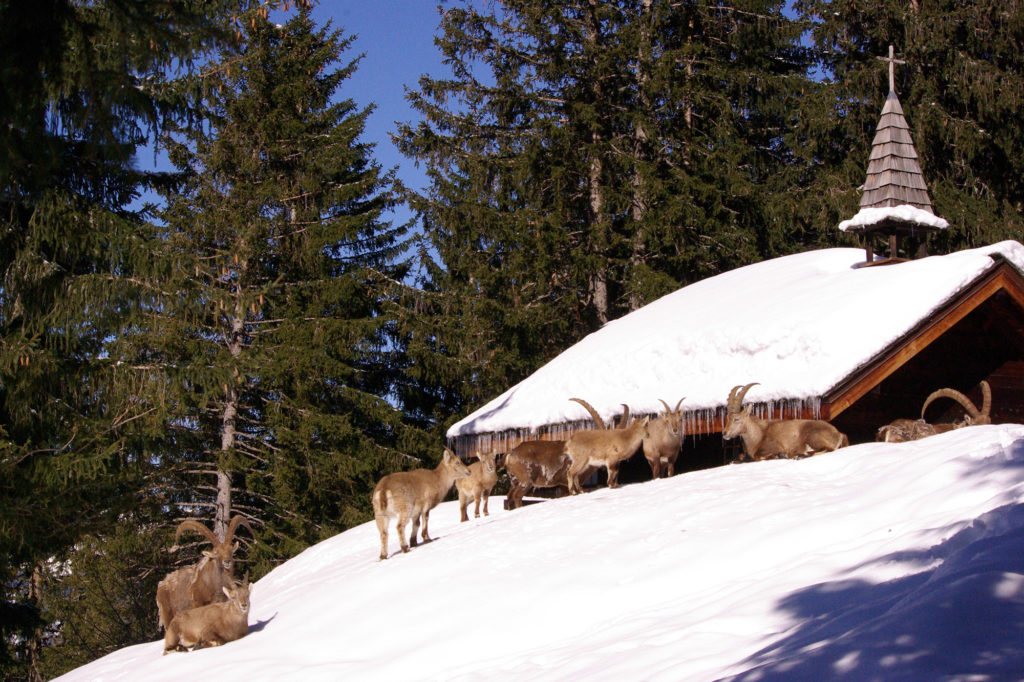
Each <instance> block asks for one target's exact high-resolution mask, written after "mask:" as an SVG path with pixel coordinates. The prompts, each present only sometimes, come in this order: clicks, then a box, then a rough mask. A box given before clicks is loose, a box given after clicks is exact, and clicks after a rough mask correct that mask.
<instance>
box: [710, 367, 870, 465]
mask: <svg viewBox="0 0 1024 682" xmlns="http://www.w3.org/2000/svg"><path fill="white" fill-rule="evenodd" d="M753 386H757V382H754V383H752V384H747V385H746V386H742V385H741V386H734V387H733V389H732V390H731V391H729V400H728V402H727V404H726V417H725V428H724V429H723V430H722V437H723V438H724V439H726V440H729V439H732V438H736V437H740V438H742V439H743V454H744V457H743V458H744V459H748V460H755V461H756V460H760V459H768V458H771V457H808V456H810V455H816V454H818V453H821V452H830V451H832V450H837V449H839V448H841V447H844V446H847V445H849V444H850V441H849V440H848V439H847V437H846V434H843V433H840V431H839V430H838V429H837V428H836V427H834V426H832V425H831V424H829V423H828V422H826V421H823V420H821V419H759V418H758V417H754V416H752V415H751V414H750V406H749V405H747V406H746V407H745V408H743V409H740V408H741V406H742V404H743V398H744V397H745V396H746V395H747V391H749V390H750V389H751V387H753Z"/></svg>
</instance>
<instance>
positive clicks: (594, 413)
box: [569, 398, 605, 429]
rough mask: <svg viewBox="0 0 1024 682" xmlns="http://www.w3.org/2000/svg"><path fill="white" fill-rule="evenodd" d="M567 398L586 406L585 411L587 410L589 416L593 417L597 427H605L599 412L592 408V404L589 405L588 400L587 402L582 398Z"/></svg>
mask: <svg viewBox="0 0 1024 682" xmlns="http://www.w3.org/2000/svg"><path fill="white" fill-rule="evenodd" d="M569 400H572V401H574V402H577V403H579V404H580V405H582V406H583V407H585V408H587V412H589V413H590V417H591V419H593V420H594V423H595V424H597V428H599V429H603V428H605V424H604V420H603V419H601V415H599V414H598V413H597V410H595V409H594V406H593V405H591V404H590V403H588V402H587V401H586V400H584V399H583V398H569Z"/></svg>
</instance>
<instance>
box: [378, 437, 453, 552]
mask: <svg viewBox="0 0 1024 682" xmlns="http://www.w3.org/2000/svg"><path fill="white" fill-rule="evenodd" d="M469 475H470V474H469V467H467V466H466V465H465V464H463V463H462V460H460V459H459V458H458V456H456V454H455V453H454V452H452V451H451V450H449V449H448V448H445V449H444V457H442V458H441V463H440V464H438V465H437V467H436V468H434V469H414V470H412V471H397V472H395V473H393V474H388V475H387V476H385V477H384V478H382V479H380V481H378V482H377V487H375V488H374V489H373V495H372V496H371V498H370V499H371V500H372V502H373V515H374V518H375V519H376V520H377V530H378V531H380V558H381V559H387V558H388V524H389V523H390V521H391V519H397V523H396V524H395V530H396V531H398V542H399V544H400V545H401V546H402V551H403V552H408V551H409V546H410V545H412V546H413V547H415V546H416V544H417V541H416V533H417V532H418V531H419V529H420V524H421V523H422V525H423V542H430V536H429V535H428V533H427V522H428V520H429V519H430V510H431V509H433V508H434V507H436V506H437V505H439V504H440V503H441V502H442V501H443V500H444V498H445V496H446V495H447V494H448V491H450V490H451V489H452V484H453V483H454V482H455V480H456V479H459V478H467V477H468V476H469ZM410 519H412V532H411V533H410V534H409V542H406V539H405V526H406V524H407V523H409V520H410Z"/></svg>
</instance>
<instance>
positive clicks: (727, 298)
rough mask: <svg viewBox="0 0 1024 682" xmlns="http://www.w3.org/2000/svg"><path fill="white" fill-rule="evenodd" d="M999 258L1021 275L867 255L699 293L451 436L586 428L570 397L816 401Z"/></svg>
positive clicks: (817, 255) (701, 402)
mask: <svg viewBox="0 0 1024 682" xmlns="http://www.w3.org/2000/svg"><path fill="white" fill-rule="evenodd" d="M998 255H1001V256H1004V257H1005V258H1007V259H1008V260H1009V261H1010V262H1011V263H1013V264H1014V265H1015V266H1016V267H1018V268H1020V269H1021V270H1024V246H1022V245H1021V244H1019V243H1018V242H1015V241H1004V242H1000V243H998V244H994V245H992V246H987V247H984V248H978V249H971V250H967V251H959V252H956V253H952V254H949V255H945V256H933V257H930V258H923V259H920V260H914V261H909V262H906V263H901V264H899V265H888V266H884V267H873V268H863V267H856V266H858V265H859V264H861V263H863V262H864V251H863V249H825V250H820V251H809V252H806V253H800V254H796V255H792V256H785V257H782V258H775V259H773V260H768V261H763V262H761V263H756V264H754V265H749V266H746V267H743V268H738V269H736V270H732V271H730V272H726V273H723V274H721V275H717V276H715V277H711V278H709V279H706V280H703V281H700V282H697V283H695V284H691V285H690V286H687V287H684V288H682V289H679V290H678V291H675V292H673V293H671V294H668V295H667V296H663V297H662V298H660V299H658V300H656V301H654V302H652V303H650V304H649V305H647V306H645V307H643V308H641V309H639V310H637V311H635V312H633V313H630V314H629V315H625V316H624V317H622V318H620V319H618V320H615V321H613V322H609V323H608V324H607V325H605V326H604V327H602V328H601V329H600V330H598V331H596V332H594V333H593V334H590V335H589V336H587V337H585V338H584V339H582V340H581V341H580V342H579V343H577V344H575V345H574V346H571V347H570V348H568V349H567V350H566V351H565V352H563V353H562V354H560V355H559V356H557V357H556V358H554V359H553V360H552V361H551V362H549V363H548V364H546V365H544V366H543V367H541V368H540V369H539V370H537V371H536V372H535V373H534V374H532V375H531V376H529V377H527V378H526V379H524V380H523V381H521V382H519V383H518V384H516V385H514V386H512V387H511V388H509V389H508V390H507V391H505V392H504V393H502V394H501V395H499V396H498V397H496V398H494V399H493V400H491V401H490V402H489V403H487V404H485V405H484V406H483V407H481V408H480V409H478V410H476V411H475V412H473V413H472V414H469V415H467V416H466V417H465V418H463V419H462V420H461V421H459V422H457V423H455V424H454V425H452V427H451V428H450V429H449V430H448V434H447V435H448V437H449V438H455V437H457V436H461V435H467V434H473V433H491V432H500V431H504V430H506V429H534V430H535V429H537V428H539V427H541V426H545V425H548V424H555V423H560V422H567V421H575V420H583V419H586V418H587V417H588V414H587V412H586V411H585V409H584V408H583V407H581V406H580V405H578V404H576V403H574V402H570V401H569V398H572V397H579V398H583V399H584V400H587V401H588V402H589V403H591V404H592V405H593V406H594V407H595V408H596V409H597V411H598V412H599V413H600V414H601V415H602V416H603V417H604V418H605V419H606V420H607V419H609V418H610V417H611V416H613V415H615V414H619V413H621V412H622V407H621V403H626V404H627V405H629V406H630V408H631V410H632V412H633V414H640V413H654V412H658V411H660V410H661V409H662V408H661V403H659V402H658V399H659V398H661V399H663V400H665V401H667V402H668V403H669V404H671V405H675V403H676V401H677V400H679V398H682V397H684V396H685V397H686V400H685V402H684V403H683V408H684V410H687V411H695V410H712V409H714V408H718V407H720V406H722V405H724V404H725V402H726V398H727V397H728V395H729V389H731V388H732V387H733V386H735V385H737V384H747V383H750V382H754V381H756V382H759V383H760V385H759V386H755V387H754V388H753V389H751V390H750V392H749V393H748V394H747V400H749V401H751V402H762V401H774V400H802V401H808V402H811V403H813V401H814V400H815V399H819V398H820V397H821V396H822V395H824V394H825V393H826V392H827V391H828V390H829V389H831V388H833V387H835V386H836V385H838V384H839V383H841V382H842V380H843V379H845V378H846V377H848V376H849V375H850V374H852V373H853V372H854V371H856V370H857V369H858V368H859V367H861V366H862V365H864V364H865V363H867V362H868V361H870V360H871V359H872V358H874V357H875V356H876V355H877V354H878V353H879V351H881V350H883V349H884V348H885V347H886V346H888V345H889V344H891V343H893V342H895V341H896V340H898V339H899V338H900V337H902V336H903V335H904V334H906V333H907V332H908V331H910V330H911V329H912V328H913V327H914V326H915V325H917V324H918V323H919V322H921V321H922V320H925V319H926V318H928V316H929V315H931V314H932V313H933V312H934V311H935V310H936V309H937V308H939V307H940V306H941V305H942V304H943V303H945V302H947V301H949V300H950V299H952V298H954V297H955V296H956V295H957V294H958V293H959V292H960V291H962V290H963V289H964V288H965V287H967V286H968V285H969V284H970V283H971V282H972V281H973V280H974V279H975V278H977V277H978V276H979V275H980V274H981V273H983V272H985V271H986V270H987V269H988V268H990V267H992V265H993V263H994V261H993V256H998Z"/></svg>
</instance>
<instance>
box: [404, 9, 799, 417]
mask: <svg viewBox="0 0 1024 682" xmlns="http://www.w3.org/2000/svg"><path fill="white" fill-rule="evenodd" d="M799 35H800V30H799V26H798V25H796V24H794V23H793V22H792V21H790V20H789V19H787V18H786V17H785V16H783V15H782V13H781V9H780V7H778V6H777V4H776V3H769V2H754V1H747V2H730V3H706V2H695V3H671V2H666V1H659V0H637V1H626V0H620V1H618V2H593V1H590V0H578V1H574V2H563V3H555V4H552V3H546V2H539V1H537V0H518V1H514V2H512V1H510V2H503V3H497V4H492V3H487V4H479V5H478V4H475V3H465V4H464V5H463V6H460V7H456V8H452V9H449V10H447V11H446V12H445V13H444V15H443V17H442V24H441V36H440V37H439V38H438V44H439V46H440V48H441V49H442V51H443V53H444V56H445V61H446V63H447V64H448V65H449V66H450V67H451V69H452V77H451V78H430V77H427V76H425V77H423V78H422V79H421V80H420V84H419V88H418V90H416V91H414V92H412V93H411V94H410V100H411V101H412V103H413V105H414V106H415V107H416V108H417V109H418V110H419V111H420V112H421V113H422V114H423V116H424V122H423V123H422V124H419V125H416V126H412V125H407V126H403V127H400V129H399V132H398V135H397V139H398V141H399V144H400V148H401V149H402V151H403V152H404V153H406V154H407V155H408V156H410V157H412V158H415V159H416V160H418V161H420V162H423V163H424V164H425V165H426V166H427V167H428V176H429V179H430V183H431V184H430V187H429V190H428V191H427V192H424V193H423V194H421V195H415V194H414V195H411V196H410V199H409V200H410V203H411V205H412V206H413V208H414V209H415V210H416V211H417V212H419V214H420V215H421V216H422V221H423V229H424V238H425V242H426V245H425V247H424V249H423V254H424V256H425V258H426V261H427V262H426V276H427V277H426V279H427V281H426V282H425V283H424V284H423V288H424V290H425V291H426V292H428V293H427V294H426V295H425V296H424V302H423V304H422V305H423V306H424V308H425V310H426V312H427V314H426V315H423V314H422V312H423V311H420V313H421V314H419V315H417V316H416V320H417V321H421V320H424V319H426V320H427V323H426V325H424V327H425V328H424V329H423V331H422V332H421V333H420V334H419V335H418V337H417V335H416V334H411V336H412V337H413V341H412V343H411V346H410V352H421V353H422V357H424V358H427V357H430V358H431V359H433V358H436V357H437V356H438V355H440V356H441V357H444V358H447V360H448V362H447V363H439V364H438V365H437V367H436V369H437V372H436V381H438V382H439V383H441V384H443V385H445V386H447V387H449V390H448V391H447V392H444V391H438V392H436V393H435V394H433V395H432V396H430V399H429V400H425V403H429V404H432V405H434V408H433V411H434V413H436V414H441V413H443V412H444V410H443V409H440V408H439V407H438V406H440V405H445V406H446V408H447V409H449V410H452V411H454V412H456V413H460V412H464V411H465V409H466V408H467V407H469V406H470V405H477V404H479V403H480V401H482V400H483V399H485V398H490V397H493V396H494V395H495V394H497V393H499V392H500V391H501V390H504V389H505V388H507V387H508V386H509V385H510V384H511V383H514V382H515V381H517V380H518V379H520V378H522V377H524V376H525V375H527V374H528V373H530V372H532V371H533V370H535V369H536V368H537V367H538V366H539V365H540V364H542V363H543V362H544V361H546V360H548V359H550V358H551V357H553V356H554V355H555V354H557V353H558V352H560V351H561V350H563V349H564V348H565V347H566V346H568V345H569V344H571V343H573V342H575V341H576V340H578V339H579V338H580V337H581V336H583V335H584V334H586V333H588V332H590V331H593V330H594V329H596V328H598V327H599V326H601V325H602V324H604V323H606V322H607V321H609V320H611V319H614V318H616V317H619V316H621V315H622V314H624V313H626V312H629V311H630V310H633V309H635V308H637V307H639V306H640V305H643V304H645V303H647V302H649V301H650V300H652V299H653V298H655V297H657V296H660V295H663V294H665V293H668V292H669V291H672V290H673V289H675V288H677V287H679V286H680V285H682V284H686V283H689V282H692V281H695V280H698V279H701V278H703V277H706V276H708V275H711V274H715V273H717V272H719V271H721V270H722V269H725V268H729V267H733V266H736V265H740V264H743V263H747V262H750V261H751V260H754V259H756V258H759V257H764V256H767V255H775V254H776V253H779V252H785V251H786V250H788V249H790V248H792V247H791V245H790V244H789V243H788V242H786V241H785V239H784V236H780V235H782V234H783V232H782V221H781V220H780V219H779V218H778V214H779V213H780V211H779V210H778V209H777V208H776V207H774V206H773V205H772V200H771V196H772V195H771V192H773V191H775V188H776V187H777V185H775V184H773V183H777V182H778V181H779V180H778V178H779V177H780V175H782V174H785V173H793V171H792V170H791V168H792V167H794V166H796V165H798V163H799V162H798V161H797V159H796V157H795V155H793V154H792V152H791V151H790V150H788V149H787V148H786V144H787V140H786V135H787V133H788V131H789V129H790V128H791V122H792V120H791V119H792V118H794V117H795V116H796V107H795V106H794V104H795V101H796V99H797V97H798V96H799V93H800V89H801V83H802V81H803V80H804V79H805V74H806V68H807V66H808V63H809V62H808V55H807V54H806V51H805V50H803V49H802V48H800V46H799V44H798V39H799ZM421 369H422V368H421ZM422 371H423V373H424V374H426V373H427V371H428V370H427V369H422ZM452 387H457V388H458V390H457V391H451V390H450V389H451V388H452ZM431 400H432V401H433V402H431ZM445 401H447V402H445Z"/></svg>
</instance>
